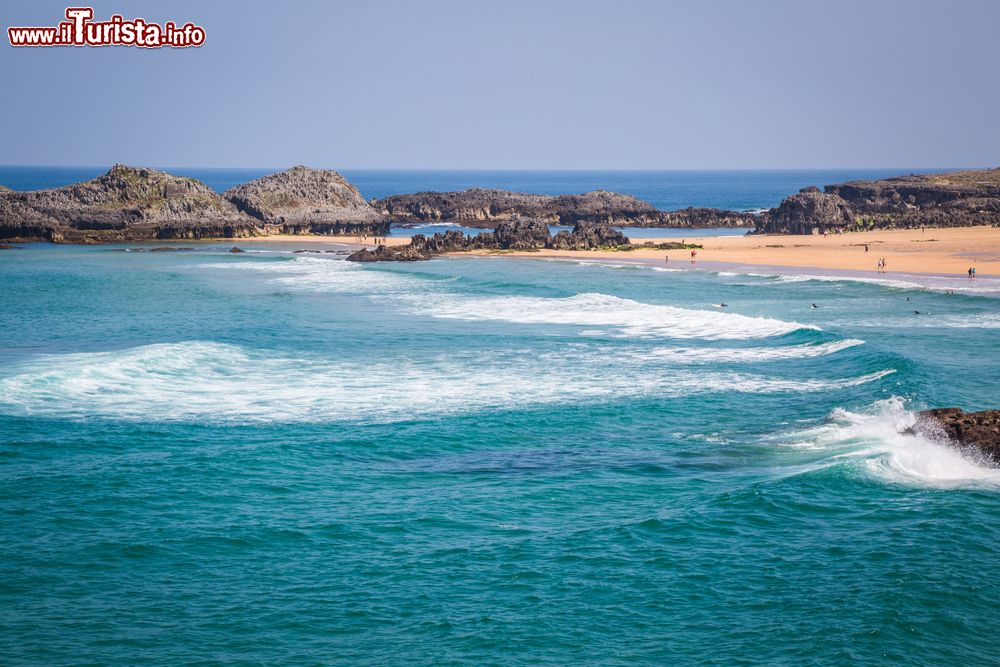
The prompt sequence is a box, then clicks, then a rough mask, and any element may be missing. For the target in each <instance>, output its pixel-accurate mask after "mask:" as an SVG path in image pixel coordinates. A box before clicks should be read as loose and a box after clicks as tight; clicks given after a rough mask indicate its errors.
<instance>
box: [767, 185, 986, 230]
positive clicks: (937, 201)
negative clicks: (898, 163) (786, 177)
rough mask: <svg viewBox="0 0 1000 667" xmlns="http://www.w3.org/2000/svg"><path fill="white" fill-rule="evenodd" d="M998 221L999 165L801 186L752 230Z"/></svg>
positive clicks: (902, 227) (834, 228) (904, 225)
mask: <svg viewBox="0 0 1000 667" xmlns="http://www.w3.org/2000/svg"><path fill="white" fill-rule="evenodd" d="M972 225H994V226H998V225H1000V169H980V170H970V171H957V172H952V173H945V174H923V175H910V176H897V177H894V178H886V179H883V180H878V181H850V182H848V183H840V184H836V185H828V186H826V187H825V188H824V191H823V192H822V193H820V191H819V190H818V189H817V188H806V189H805V190H803V191H802V192H800V193H799V194H797V195H793V196H792V197H789V198H788V199H786V200H785V201H783V202H782V203H781V205H780V206H778V208H777V209H771V210H770V211H768V212H767V213H766V214H765V215H763V216H762V217H761V220H760V221H759V223H758V225H757V230H756V231H757V232H758V233H769V234H810V233H813V232H814V230H815V231H816V232H823V231H833V230H844V231H863V230H868V229H913V228H916V227H968V226H972Z"/></svg>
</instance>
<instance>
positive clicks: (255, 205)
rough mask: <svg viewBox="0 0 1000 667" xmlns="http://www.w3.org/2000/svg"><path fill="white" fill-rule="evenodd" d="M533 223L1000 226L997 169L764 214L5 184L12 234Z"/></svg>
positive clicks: (895, 184)
mask: <svg viewBox="0 0 1000 667" xmlns="http://www.w3.org/2000/svg"><path fill="white" fill-rule="evenodd" d="M526 221H527V222H536V223H539V224H540V225H541V226H546V225H565V226H577V225H580V227H578V228H574V230H573V231H572V232H566V233H565V234H564V235H563V236H560V235H558V234H557V235H556V236H554V237H552V238H551V239H549V238H548V233H547V231H546V238H545V239H541V237H539V238H538V239H536V241H537V242H536V243H534V245H535V246H537V247H552V248H559V249H572V248H584V249H592V248H593V247H596V246H595V242H594V241H593V240H592V239H590V238H589V236H588V235H590V234H592V233H596V232H595V230H601V231H600V233H601V234H605V233H606V232H605V231H604V230H605V228H604V227H595V226H594V225H604V226H606V227H607V228H610V226H616V227H677V228H691V229H697V228H704V227H736V228H739V227H747V228H752V229H753V232H754V233H756V234H816V233H821V232H827V231H835V232H836V231H872V230H879V229H912V228H917V227H962V226H974V225H993V226H997V225H1000V169H984V170H975V171H958V172H953V173H946V174H926V175H910V176H900V177H896V178H887V179H883V180H877V181H851V182H848V183H841V184H835V185H828V186H826V187H825V188H824V189H823V190H820V189H819V188H817V187H808V188H804V189H803V190H801V191H800V192H798V193H797V194H794V195H792V196H790V197H788V198H786V199H785V200H783V201H782V202H781V203H780V204H779V205H778V206H777V207H775V208H773V209H769V210H767V211H764V212H761V213H753V212H746V211H727V210H723V209H715V208H694V207H689V208H685V209H680V210H676V211H661V210H659V209H657V208H655V207H654V206H653V205H651V204H649V203H647V202H644V201H642V200H640V199H637V198H636V197H633V196H630V195H625V194H620V193H615V192H607V191H604V190H595V191H593V192H587V193H584V194H578V195H538V194H524V193H517V192H509V191H506V190H489V189H481V188H474V189H471V190H464V191H461V192H419V193H416V194H402V195H393V196H391V197H386V198H384V199H380V200H373V201H372V202H367V201H365V199H364V198H363V197H362V195H361V193H360V192H359V191H358V189H357V188H355V187H354V186H353V185H351V183H349V182H348V181H347V179H345V178H344V177H343V176H342V175H340V174H339V173H337V172H335V171H331V170H322V169H310V168H308V167H303V166H299V167H293V168H292V169H289V170H287V171H283V172H280V173H276V174H271V175H269V176H265V177H263V178H260V179H257V180H255V181H252V182H250V183H245V184H243V185H239V186H236V187H234V188H232V189H230V190H228V191H227V192H225V193H222V194H219V193H216V192H215V191H213V190H212V189H211V188H209V187H208V186H206V185H204V184H203V183H201V182H199V181H197V180H195V179H193V178H184V177H179V176H174V175H171V174H168V173H165V172H162V171H157V170H155V169H148V168H143V167H129V166H125V165H115V166H114V167H112V168H111V169H110V170H109V171H108V172H107V173H106V174H103V175H102V176H99V177H97V178H94V179H92V180H90V181H86V182H83V183H76V184H73V185H67V186H64V187H60V188H52V189H49V190H37V191H32V192H18V191H14V190H10V189H7V188H2V187H0V239H3V240H48V241H53V242H62V243H105V242H121V241H138V240H150V239H212V238H241V237H254V236H270V235H276V234H321V235H350V236H362V235H369V236H384V235H386V234H388V231H389V228H390V226H391V225H392V224H412V223H428V222H446V223H454V224H458V225H464V226H472V227H483V228H495V229H496V230H497V231H494V232H493V234H494V236H486V235H481V236H482V237H483V238H482V239H481V240H479V241H463V242H462V243H464V244H466V245H467V246H468V247H469V249H478V248H473V246H474V245H475V244H489V243H496V244H497V246H496V248H497V249H504V250H507V249H513V248H508V247H506V246H504V244H503V242H502V241H500V240H498V239H497V237H496V236H495V235H496V234H498V233H500V226H501V225H503V224H504V223H509V222H517V225H515V227H516V228H517V229H521V228H522V227H523V223H525V222H526ZM537 229H541V227H537ZM585 237H586V238H585ZM491 239H493V240H492V241H491ZM427 242H428V243H430V244H431V246H433V245H434V244H435V243H436V244H438V245H441V244H443V245H446V246H449V247H453V248H456V249H457V246H458V243H459V242H458V241H457V240H456V237H454V236H452V237H449V238H448V239H447V240H446V239H444V237H443V236H442V238H441V239H439V240H438V241H436V242H431V241H429V240H428V241H427ZM419 243H420V241H418V242H417V245H419ZM598 245H614V243H611V242H609V243H603V242H602V243H599V244H598ZM383 252H385V251H383ZM394 252H397V254H399V253H402V252H403V251H394ZM414 252H416V249H414Z"/></svg>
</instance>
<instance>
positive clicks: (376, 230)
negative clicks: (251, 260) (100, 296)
mask: <svg viewBox="0 0 1000 667" xmlns="http://www.w3.org/2000/svg"><path fill="white" fill-rule="evenodd" d="M226 194H227V196H228V197H229V198H230V199H231V200H232V201H230V200H229V199H227V198H225V197H222V196H220V195H219V194H218V193H216V192H215V191H214V190H212V189H211V188H209V187H208V186H206V185H204V184H203V183H201V182H200V181H197V180H195V179H193V178H185V177H181V176H173V175H171V174H167V173H165V172H162V171H157V170H155V169H147V168H144V167H128V166H125V165H115V166H114V167H112V168H111V169H110V170H109V171H108V172H107V173H106V174H104V175H102V176H98V177H97V178H94V179H92V180H89V181H85V182H83V183H75V184H73V185H67V186H64V187H61V188H52V189H49V190H35V191H30V192H18V191H14V190H9V189H7V188H3V189H0V239H24V240H29V239H44V240H48V241H54V242H64V243H108V242H121V241H142V240H150V239H204V238H239V237H249V236H265V235H269V234H279V233H286V234H297V233H307V232H308V233H319V234H333V233H345V234H360V233H368V234H384V233H386V232H387V231H388V228H389V223H388V222H387V221H386V220H384V219H383V218H382V216H380V215H379V214H378V213H376V212H375V211H374V210H373V209H372V208H371V207H370V206H369V205H368V204H367V203H366V202H365V201H364V198H362V197H361V195H360V193H358V191H357V190H356V189H355V188H354V187H353V186H351V185H350V184H349V183H347V181H345V180H344V179H343V177H341V176H340V175H339V174H337V173H336V172H330V171H320V170H313V169H306V168H305V167H296V168H295V169H291V170H289V171H286V172H282V173H281V174H274V175H272V176H267V177H265V178H262V179H259V180H257V181H254V182H252V183H248V184H246V185H243V186H240V187H238V188H234V189H233V190H231V191H229V192H228V193H226ZM233 202H237V203H238V204H239V207H238V206H237V204H236V203H233ZM241 208H242V210H241Z"/></svg>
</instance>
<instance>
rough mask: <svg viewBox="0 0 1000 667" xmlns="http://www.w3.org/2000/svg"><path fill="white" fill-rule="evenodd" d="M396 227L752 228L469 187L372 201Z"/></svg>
mask: <svg viewBox="0 0 1000 667" xmlns="http://www.w3.org/2000/svg"><path fill="white" fill-rule="evenodd" d="M373 205H374V206H375V208H376V209H377V210H378V211H380V212H381V213H382V214H383V215H385V216H386V217H388V218H389V219H390V220H391V221H392V222H394V223H397V224H406V223H418V222H449V223H454V224H458V225H464V226H466V227H494V226H496V224H497V223H499V222H504V221H507V220H512V219H514V218H529V219H533V220H540V221H542V222H544V223H546V224H549V225H566V226H570V225H575V224H577V223H578V222H584V223H596V222H603V223H607V224H609V225H615V226H619V227H753V226H754V225H755V223H756V219H755V218H754V216H753V214H751V213H743V212H739V211H724V210H720V209H711V208H687V209H682V210H680V211H661V210H659V209H657V208H655V207H654V206H653V205H652V204H649V203H647V202H644V201H642V200H641V199H637V198H636V197H633V196H631V195H623V194H620V193H617V192H608V191H606V190H595V191H593V192H587V193H584V194H579V195H536V194H524V193H520V192H509V191H507V190H487V189H482V188H473V189H470V190H463V191H461V192H418V193H416V194H406V195H393V196H391V197H386V198H385V199H379V200H376V201H374V202H373Z"/></svg>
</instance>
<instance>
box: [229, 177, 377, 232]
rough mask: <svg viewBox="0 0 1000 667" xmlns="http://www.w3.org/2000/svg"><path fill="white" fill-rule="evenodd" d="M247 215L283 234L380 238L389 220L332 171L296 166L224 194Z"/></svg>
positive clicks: (344, 179)
mask: <svg viewBox="0 0 1000 667" xmlns="http://www.w3.org/2000/svg"><path fill="white" fill-rule="evenodd" d="M222 196H223V198H224V199H226V200H228V201H229V202H231V203H232V204H233V205H234V206H236V208H237V209H239V210H240V211H241V212H243V213H246V214H247V215H249V216H251V217H252V218H255V219H257V220H259V221H260V222H261V223H263V225H264V226H266V227H267V228H269V229H273V230H276V231H275V232H274V233H280V234H350V235H362V234H378V235H385V234H388V232H389V221H388V220H386V219H385V217H383V216H382V215H380V214H379V213H378V212H376V211H375V209H373V208H372V207H371V205H370V204H369V203H368V202H367V201H366V200H365V198H364V197H362V196H361V193H360V192H358V189H357V188H356V187H354V186H353V185H351V184H350V183H349V182H348V181H347V179H346V178H344V177H343V176H341V175H340V174H339V173H337V172H336V171H332V170H330V169H310V168H308V167H303V166H298V167H292V168H291V169H289V170H287V171H282V172H279V173H277V174H271V175H269V176H264V177H263V178H259V179H257V180H255V181H251V182H249V183H244V184H243V185H238V186H236V187H235V188H232V189H230V190H227V191H226V192H224V193H223V195H222Z"/></svg>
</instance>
